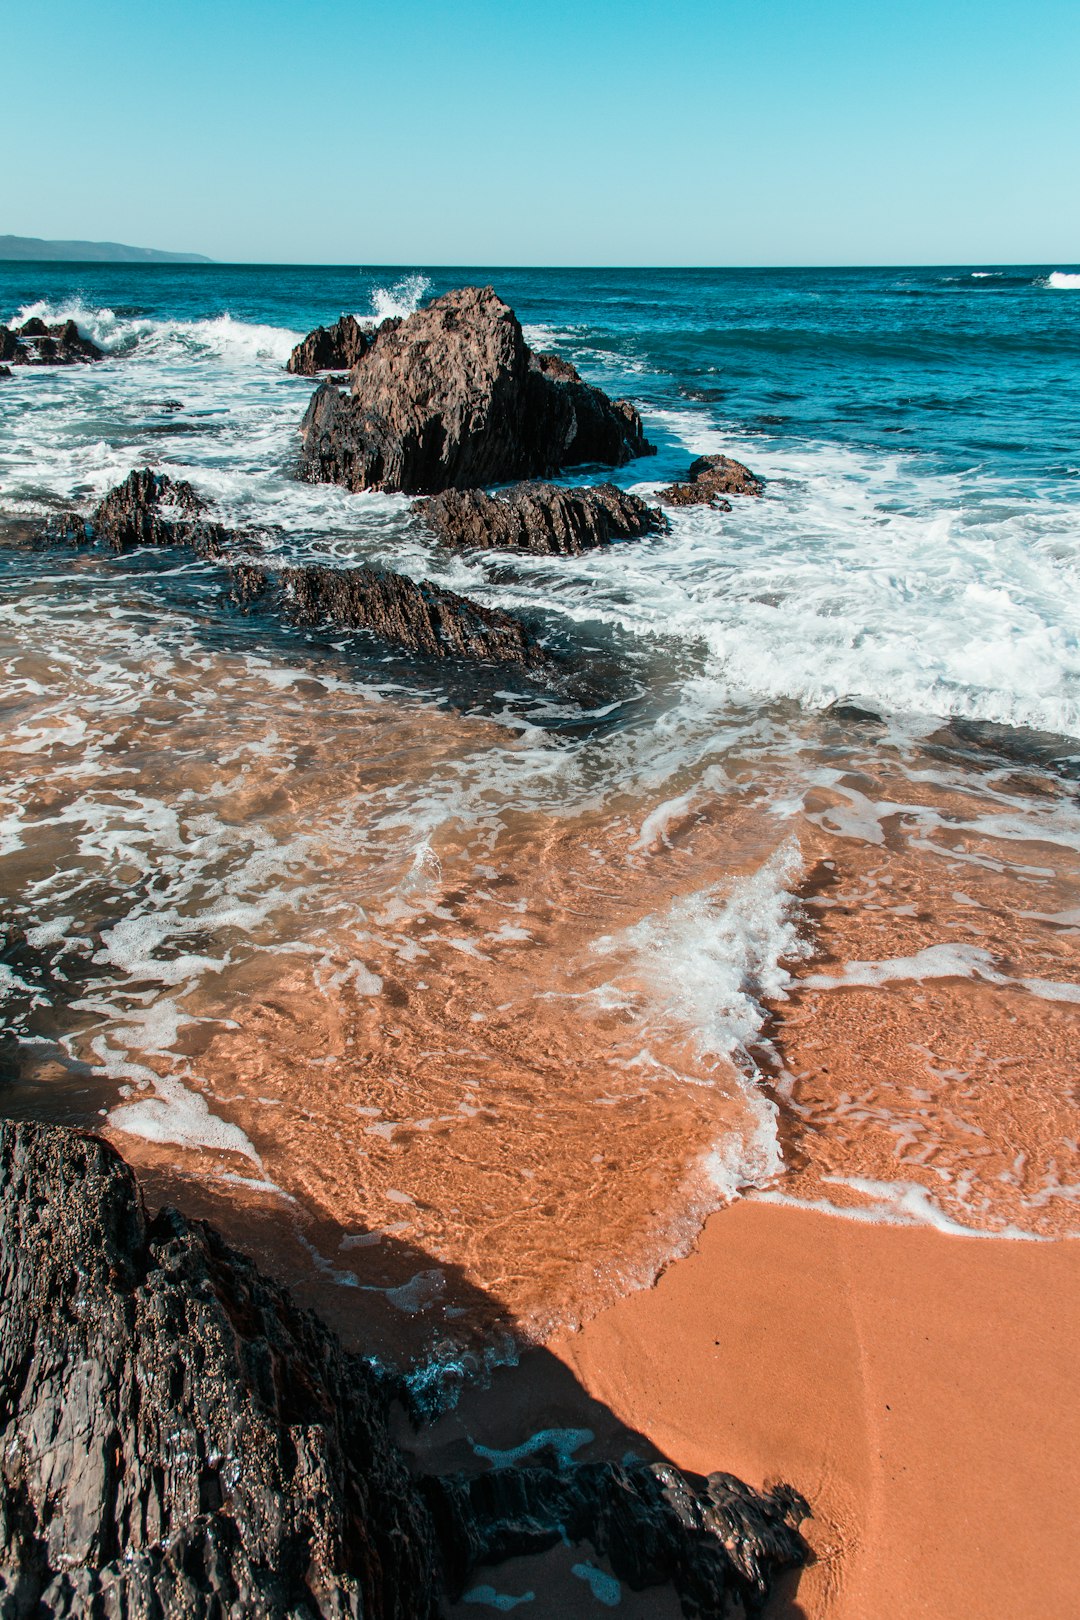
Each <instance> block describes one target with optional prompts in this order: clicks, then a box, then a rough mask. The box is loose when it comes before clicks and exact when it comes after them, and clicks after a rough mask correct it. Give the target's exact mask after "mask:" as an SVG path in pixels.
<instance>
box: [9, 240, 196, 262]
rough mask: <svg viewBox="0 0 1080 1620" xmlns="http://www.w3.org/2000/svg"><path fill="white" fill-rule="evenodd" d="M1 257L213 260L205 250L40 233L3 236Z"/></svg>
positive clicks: (125, 260)
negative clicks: (52, 238)
mask: <svg viewBox="0 0 1080 1620" xmlns="http://www.w3.org/2000/svg"><path fill="white" fill-rule="evenodd" d="M0 259H66V260H68V261H69V262H72V261H78V262H82V263H85V262H87V261H90V262H93V263H96V264H212V263H213V262H214V261H213V260H212V259H208V258H206V256H205V255H204V254H202V253H162V252H161V251H160V250H159V249H158V248H138V247H125V246H124V244H123V242H46V241H43V240H42V238H41V237H40V236H0Z"/></svg>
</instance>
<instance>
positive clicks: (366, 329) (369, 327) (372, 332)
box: [285, 315, 401, 381]
mask: <svg viewBox="0 0 1080 1620" xmlns="http://www.w3.org/2000/svg"><path fill="white" fill-rule="evenodd" d="M400 325H401V322H400V320H399V319H398V318H397V317H396V316H394V317H391V318H390V319H389V320H387V321H383V323H382V325H381V326H379V327H376V326H374V325H373V323H371V322H370V321H369V322H366V323H363V324H362V323H361V322H360V321H358V320H357V319H356V316H355V315H342V316H341V318H340V320H337V321H335V322H334V324H333V326H317V327H316V328H315V330H314V332H309V333H308V335H307V337H306V338H304V339H303V341H302V342H300V343H298V344H297V345H296V348H295V349H294V350H293V352H292V354H291V355H290V356H289V358H288V361H287V363H286V366H285V369H286V371H291V372H292V373H293V375H294V376H297V377H315V376H318V374H319V372H320V371H351V370H352V368H353V366H355V365H357V364H358V363H359V362H360V361H361V360H362V359H363V357H364V355H365V354H366V353H367V352H368V350H369V349H370V348H371V347H372V345H373V344H374V343H375V341H376V338H377V337H378V335H379V334H380V333H382V334H386V333H388V332H393V331H395V330H396V329H397V328H398V327H399V326H400ZM346 380H347V379H346ZM335 381H337V379H335Z"/></svg>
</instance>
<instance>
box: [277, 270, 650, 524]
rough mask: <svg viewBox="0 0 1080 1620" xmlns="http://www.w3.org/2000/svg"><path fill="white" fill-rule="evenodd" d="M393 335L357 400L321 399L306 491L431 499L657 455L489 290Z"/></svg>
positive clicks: (460, 297) (311, 428) (445, 304)
mask: <svg viewBox="0 0 1080 1620" xmlns="http://www.w3.org/2000/svg"><path fill="white" fill-rule="evenodd" d="M390 325H391V323H389V322H384V323H383V326H382V327H380V328H379V330H378V332H377V334H376V336H375V338H374V340H373V341H372V342H370V343H369V344H368V345H367V347H366V348H365V350H364V352H363V354H362V355H361V356H360V358H359V360H358V361H357V363H356V366H355V368H354V370H353V373H352V384H351V392H350V393H348V394H345V393H342V391H341V390H340V389H339V388H337V387H336V386H335V385H334V384H333V383H331V382H324V383H323V384H322V385H321V386H320V387H319V388H318V389H317V390H316V392H315V394H314V396H313V397H312V400H311V404H310V405H309V407H308V410H307V413H306V415H305V416H304V420H303V423H302V425H301V433H302V438H303V448H302V452H301V458H300V475H301V477H302V478H304V479H306V480H307V481H308V482H310V483H336V484H344V485H345V487H346V488H347V489H352V490H360V489H390V490H403V491H405V492H406V493H409V494H417V495H431V494H437V493H438V492H439V491H441V490H444V489H471V488H477V487H479V486H481V485H484V484H499V483H508V482H511V481H512V480H514V479H519V478H537V477H545V476H548V475H550V474H552V473H555V472H558V471H559V470H560V469H561V468H563V467H573V466H578V465H580V464H582V463H585V462H602V463H604V464H606V465H608V466H622V465H623V464H624V463H625V462H627V461H631V460H633V458H634V457H635V456H641V455H647V454H651V453H652V450H653V446H651V445H650V444H649V443H648V442H647V440H646V439H645V437H644V434H643V432H642V427H641V419H640V417H639V416H638V414H637V412H636V411H635V410H634V408H633V406H632V405H630V404H629V403H628V402H627V401H626V400H618V401H614V402H613V401H612V400H610V399H608V397H607V395H606V394H604V393H602V392H601V390H600V389H598V388H591V387H590V386H589V385H588V384H587V383H584V382H582V380H581V378H580V377H579V376H578V374H577V372H576V371H575V370H574V368H573V366H570V365H568V364H567V363H566V362H565V361H562V360H557V359H556V358H555V357H554V356H552V355H534V354H533V353H532V352H531V351H530V349H529V347H528V345H527V343H526V342H525V338H524V336H523V334H522V330H521V326H520V323H519V322H518V319H517V316H516V315H515V314H514V312H513V310H512V309H511V308H510V307H509V305H508V304H505V303H504V302H503V301H502V299H501V298H499V297H498V295H497V294H496V293H495V291H494V289H493V288H491V287H463V288H461V289H459V290H458V291H456V292H451V293H446V294H445V295H444V296H443V297H442V298H437V299H435V300H434V302H433V303H431V304H429V305H428V307H427V308H426V309H422V310H417V311H416V313H415V314H413V315H410V316H408V318H407V319H405V320H404V321H400V322H397V323H394V324H393V326H392V328H391V329H389V330H388V327H390Z"/></svg>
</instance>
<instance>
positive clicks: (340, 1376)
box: [0, 1122, 436, 1620]
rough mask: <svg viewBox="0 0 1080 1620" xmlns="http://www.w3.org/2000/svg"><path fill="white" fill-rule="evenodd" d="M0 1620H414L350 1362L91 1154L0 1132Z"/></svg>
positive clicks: (393, 1480)
mask: <svg viewBox="0 0 1080 1620" xmlns="http://www.w3.org/2000/svg"><path fill="white" fill-rule="evenodd" d="M0 1216H2V1218H0V1391H2V1399H0V1444H2V1453H0V1457H2V1460H0V1614H3V1615H4V1616H11V1617H12V1620H15V1617H22V1616H31V1615H32V1616H34V1617H35V1620H39V1617H40V1620H46V1617H61V1616H63V1617H71V1620H81V1617H83V1616H87V1615H101V1616H103V1617H104V1616H117V1617H120V1616H123V1617H125V1620H159V1617H166V1616H170V1617H171V1616H175V1617H178V1620H179V1617H182V1620H216V1617H218V1616H222V1615H227V1614H228V1615H240V1614H244V1615H259V1616H261V1617H264V1620H287V1617H289V1620H292V1617H300V1616H303V1617H305V1620H316V1617H318V1620H346V1617H349V1620H360V1617H363V1620H428V1617H429V1616H430V1615H431V1614H432V1612H433V1597H434V1591H435V1586H436V1576H435V1568H436V1563H435V1547H434V1541H433V1537H432V1533H431V1526H430V1520H429V1516H428V1514H427V1512H426V1511H425V1509H424V1506H423V1504H422V1502H421V1501H420V1500H419V1498H418V1495H417V1493H416V1491H415V1489H414V1487H413V1486H412V1485H411V1483H410V1481H409V1477H408V1474H407V1471H406V1468H405V1466H404V1463H403V1460H402V1458H401V1456H400V1454H399V1453H398V1452H397V1451H396V1449H395V1447H394V1445H393V1443H392V1441H391V1439H390V1435H389V1432H388V1428H387V1419H386V1406H385V1399H384V1395H383V1393H382V1391H381V1389H380V1388H379V1386H378V1385H377V1383H376V1381H375V1379H374V1377H373V1376H372V1374H371V1373H370V1371H369V1370H368V1368H367V1367H366V1365H365V1364H364V1363H363V1362H362V1361H361V1360H360V1359H359V1358H358V1357H354V1356H348V1355H346V1354H345V1353H344V1352H343V1351H342V1349H341V1347H340V1346H339V1344H338V1343H337V1341H336V1339H335V1338H334V1337H333V1336H332V1334H331V1333H330V1332H329V1330H328V1329H326V1328H324V1327H323V1326H322V1324H321V1323H320V1322H319V1321H318V1320H317V1319H316V1318H315V1317H313V1316H311V1315H310V1314H309V1313H307V1312H303V1311H300V1310H298V1309H297V1308H296V1306H295V1305H293V1303H292V1301H291V1300H290V1298H289V1296H288V1295H287V1294H286V1293H285V1291H284V1290H283V1289H281V1288H279V1287H277V1286H276V1285H275V1284H273V1283H271V1282H269V1281H267V1279H265V1278H264V1277H262V1276H260V1274H259V1273H258V1271H257V1270H256V1269H255V1267H254V1266H253V1265H252V1264H251V1263H250V1262H249V1261H247V1260H244V1259H243V1258H242V1257H241V1256H240V1255H238V1254H236V1253H235V1252H234V1251H233V1250H231V1249H230V1248H228V1247H227V1246H226V1245H225V1244H224V1243H223V1242H222V1241H221V1239H220V1238H219V1237H218V1236H217V1235H216V1234H215V1233H214V1232H213V1231H212V1230H211V1229H210V1228H209V1227H206V1226H203V1225H202V1224H201V1223H196V1222H190V1221H187V1220H185V1219H184V1218H183V1217H182V1216H180V1215H177V1214H176V1213H175V1212H173V1211H169V1210H165V1211H162V1213H161V1214H160V1215H158V1216H156V1217H155V1218H154V1219H152V1220H151V1219H148V1218H147V1215H146V1213H145V1211H144V1210H143V1208H142V1204H141V1201H140V1198H139V1195H138V1191H137V1189H136V1186H135V1181H134V1178H133V1176H132V1174H131V1172H130V1170H128V1168H127V1166H126V1165H125V1164H124V1163H123V1161H122V1160H121V1159H120V1158H119V1156H118V1155H117V1154H116V1153H115V1152H114V1151H113V1149H112V1148H110V1147H109V1146H108V1145H107V1144H106V1143H104V1142H101V1141H99V1140H97V1139H95V1138H93V1137H87V1136H83V1135H81V1134H78V1133H76V1132H73V1131H69V1130H65V1129H63V1128H61V1127H56V1126H44V1125H14V1124H11V1123H8V1122H3V1123H0Z"/></svg>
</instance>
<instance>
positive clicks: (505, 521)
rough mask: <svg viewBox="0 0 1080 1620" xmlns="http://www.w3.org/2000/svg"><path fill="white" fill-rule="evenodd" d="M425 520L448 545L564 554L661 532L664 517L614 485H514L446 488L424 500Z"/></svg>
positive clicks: (555, 554) (663, 527) (666, 525)
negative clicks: (491, 491)
mask: <svg viewBox="0 0 1080 1620" xmlns="http://www.w3.org/2000/svg"><path fill="white" fill-rule="evenodd" d="M422 511H423V514H424V518H425V521H426V522H427V523H428V524H429V525H430V527H431V528H432V529H434V531H435V533H436V534H437V535H438V537H439V539H440V540H441V541H442V542H443V544H444V545H447V546H479V547H482V548H484V549H486V550H509V551H536V552H541V553H543V554H544V555H548V556H565V555H570V554H572V553H574V552H580V551H591V550H592V549H593V548H594V547H596V546H606V545H608V544H609V543H610V542H611V541H612V540H629V539H639V538H640V537H641V536H642V535H646V534H663V533H664V531H665V530H666V529H667V527H668V521H667V518H666V517H665V516H664V514H663V513H662V512H660V511H658V510H657V509H656V507H654V506H647V505H646V504H645V502H644V501H643V500H641V499H640V497H639V496H637V495H630V494H628V493H627V492H626V491H625V490H621V489H616V488H615V485H614V484H596V485H593V486H591V487H589V488H581V489H563V488H562V487H561V486H560V485H558V484H537V483H529V484H515V485H513V486H512V488H510V489H504V490H499V491H498V493H497V494H495V495H485V494H484V492H483V490H479V489H464V490H459V489H449V490H445V491H444V492H443V493H442V494H441V495H435V496H433V497H432V498H431V499H430V500H428V501H424V502H423V504H422Z"/></svg>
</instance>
